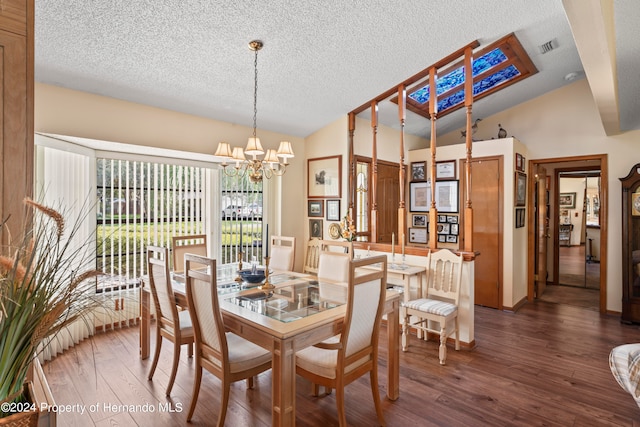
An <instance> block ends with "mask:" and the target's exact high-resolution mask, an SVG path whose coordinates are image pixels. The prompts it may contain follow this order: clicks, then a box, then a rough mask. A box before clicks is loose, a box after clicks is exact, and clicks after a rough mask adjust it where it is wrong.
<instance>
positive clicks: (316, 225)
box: [309, 219, 322, 239]
mask: <svg viewBox="0 0 640 427" xmlns="http://www.w3.org/2000/svg"><path fill="white" fill-rule="evenodd" d="M309 237H317V238H318V239H322V220H321V219H310V220H309Z"/></svg>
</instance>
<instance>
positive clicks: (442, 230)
mask: <svg viewBox="0 0 640 427" xmlns="http://www.w3.org/2000/svg"><path fill="white" fill-rule="evenodd" d="M450 230H451V224H440V223H439V224H438V234H449V231H450Z"/></svg>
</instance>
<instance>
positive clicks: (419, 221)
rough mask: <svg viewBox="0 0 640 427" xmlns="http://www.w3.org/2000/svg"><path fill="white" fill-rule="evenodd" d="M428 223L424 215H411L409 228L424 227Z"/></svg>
mask: <svg viewBox="0 0 640 427" xmlns="http://www.w3.org/2000/svg"><path fill="white" fill-rule="evenodd" d="M427 224H429V222H428V221H427V216H426V215H412V216H411V226H413V227H426V226H427Z"/></svg>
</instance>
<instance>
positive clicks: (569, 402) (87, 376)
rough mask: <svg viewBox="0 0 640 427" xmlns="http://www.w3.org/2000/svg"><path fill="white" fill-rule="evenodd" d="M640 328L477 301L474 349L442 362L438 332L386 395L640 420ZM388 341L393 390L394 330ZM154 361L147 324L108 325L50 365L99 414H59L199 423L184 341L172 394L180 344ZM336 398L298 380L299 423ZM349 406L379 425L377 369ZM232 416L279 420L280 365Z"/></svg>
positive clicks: (209, 385)
mask: <svg viewBox="0 0 640 427" xmlns="http://www.w3.org/2000/svg"><path fill="white" fill-rule="evenodd" d="M639 332H640V329H639V327H638V326H637V325H633V326H632V325H623V324H621V323H620V322H619V318H618V317H615V316H602V315H600V314H599V313H598V312H596V311H592V310H588V309H584V308H580V307H573V306H568V305H562V304H553V303H548V302H545V301H537V302H535V303H533V304H527V305H525V306H524V307H522V308H521V309H520V310H519V311H518V312H516V313H506V312H501V311H496V310H493V309H488V308H484V307H476V313H475V339H476V347H475V348H474V349H472V350H461V351H458V352H456V351H454V350H453V347H452V346H449V351H448V357H447V365H446V366H440V365H439V364H438V356H437V351H438V344H437V343H436V342H435V341H429V342H419V341H418V340H416V339H413V340H412V345H411V347H410V349H409V351H408V352H406V353H401V356H400V374H401V379H400V398H399V399H398V400H397V401H395V402H392V401H389V400H387V399H386V398H384V397H383V400H382V401H383V409H384V414H385V419H386V422H387V425H388V426H414V427H417V426H533V425H538V426H640V408H638V406H637V405H636V404H635V402H634V401H633V399H632V398H631V396H630V395H628V394H627V393H626V392H624V391H623V390H622V389H621V388H620V386H618V384H617V383H616V382H615V380H614V378H613V376H612V375H611V372H610V370H609V366H608V355H609V351H610V350H611V349H612V348H613V347H615V346H616V345H619V344H623V343H629V342H639V341H640V333H639ZM381 341H382V342H381V354H380V368H381V369H380V393H381V395H384V393H385V389H384V388H385V384H386V363H387V354H386V330H385V329H384V328H383V330H382V333H381ZM153 345H154V344H153V342H152V346H153ZM150 363H151V362H150V360H145V361H141V360H140V359H139V357H138V330H137V329H136V328H128V329H122V330H118V331H115V332H108V333H103V334H99V335H97V336H96V337H95V338H94V339H92V340H88V341H85V342H84V343H82V344H80V345H79V346H77V347H76V348H75V349H72V350H69V351H68V352H66V353H65V354H63V355H61V356H58V357H57V358H56V359H54V360H53V361H52V362H50V363H48V364H46V365H45V373H46V375H47V378H48V379H49V383H50V385H51V388H52V391H53V394H54V396H55V399H56V401H57V403H58V404H61V405H73V404H78V403H81V404H84V405H86V410H87V411H88V412H85V413H84V414H81V413H79V411H78V409H77V408H70V409H71V410H70V412H65V413H61V414H59V416H58V423H59V424H58V425H59V426H90V425H96V426H107V425H109V426H176V425H187V423H186V422H185V418H186V410H187V407H188V405H189V396H190V395H191V387H192V381H193V377H194V373H193V362H192V360H190V359H188V358H187V355H186V351H184V350H183V352H182V357H181V363H180V367H179V370H178V376H177V380H176V384H175V385H174V388H173V392H172V395H171V398H170V399H168V398H166V397H165V396H164V390H165V386H166V383H167V379H168V374H169V372H168V369H169V367H170V363H171V346H170V345H168V343H165V344H164V345H163V349H162V353H161V360H160V362H159V365H158V369H157V370H156V374H155V377H154V379H153V381H147V379H146V374H147V371H148V369H149V365H150ZM219 387H220V382H219V381H218V380H217V379H216V378H215V377H213V376H212V375H210V374H208V373H207V372H206V371H205V374H204V378H203V382H202V388H201V391H200V398H199V401H198V406H197V408H196V411H195V414H194V418H193V422H192V425H193V426H210V425H215V420H216V417H217V413H218V405H219ZM334 398H335V394H332V395H330V396H327V397H323V398H314V397H312V396H311V395H310V387H309V385H308V383H306V382H305V381H304V380H302V379H300V378H298V379H297V400H296V405H297V408H296V411H297V425H298V426H333V425H336V424H337V417H336V410H335V400H334ZM90 405H95V406H90ZM125 405H131V406H130V407H126V406H125ZM134 405H140V406H139V407H136V406H134ZM145 405H146V406H145ZM159 405H167V407H170V409H171V410H172V411H173V412H170V411H168V410H167V407H160V406H159ZM346 405H347V421H348V423H349V425H353V426H372V425H375V424H376V416H375V410H374V407H373V402H372V399H371V392H370V388H369V380H368V377H366V376H365V377H363V378H361V379H360V380H358V381H357V382H355V383H353V384H351V385H350V386H348V387H347V390H346ZM151 411H153V412H151ZM226 425H228V426H269V425H271V373H270V371H268V372H266V373H263V374H261V375H260V376H259V377H258V379H257V381H256V386H255V388H254V389H253V390H247V389H246V387H245V383H244V382H238V383H235V384H234V385H232V387H231V397H230V404H229V410H228V411H227V422H226Z"/></svg>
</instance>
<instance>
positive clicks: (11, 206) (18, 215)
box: [0, 0, 35, 244]
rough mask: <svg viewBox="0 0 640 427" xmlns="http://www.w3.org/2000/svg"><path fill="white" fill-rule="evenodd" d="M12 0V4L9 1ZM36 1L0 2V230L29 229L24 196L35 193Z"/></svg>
mask: <svg viewBox="0 0 640 427" xmlns="http://www.w3.org/2000/svg"><path fill="white" fill-rule="evenodd" d="M5 3H7V4H5ZM34 9H35V8H34V0H25V1H12V2H2V7H0V52H1V53H0V67H1V69H2V73H1V75H2V78H0V85H1V86H0V90H2V96H1V99H2V101H1V102H2V108H0V123H2V133H0V158H1V159H2V161H1V162H0V222H1V221H4V220H6V219H8V220H7V222H6V224H5V226H4V227H2V229H0V233H1V240H2V243H4V244H6V243H7V242H8V237H9V236H8V233H7V231H5V230H7V229H8V230H10V232H11V233H12V234H13V235H14V236H16V235H18V234H19V232H20V231H21V230H22V229H23V228H24V224H23V220H24V219H25V209H24V205H23V203H22V200H23V199H24V197H25V196H31V195H32V194H33V131H34V124H33V97H34V95H33V92H34V72H33V68H34V65H33V64H34Z"/></svg>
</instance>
